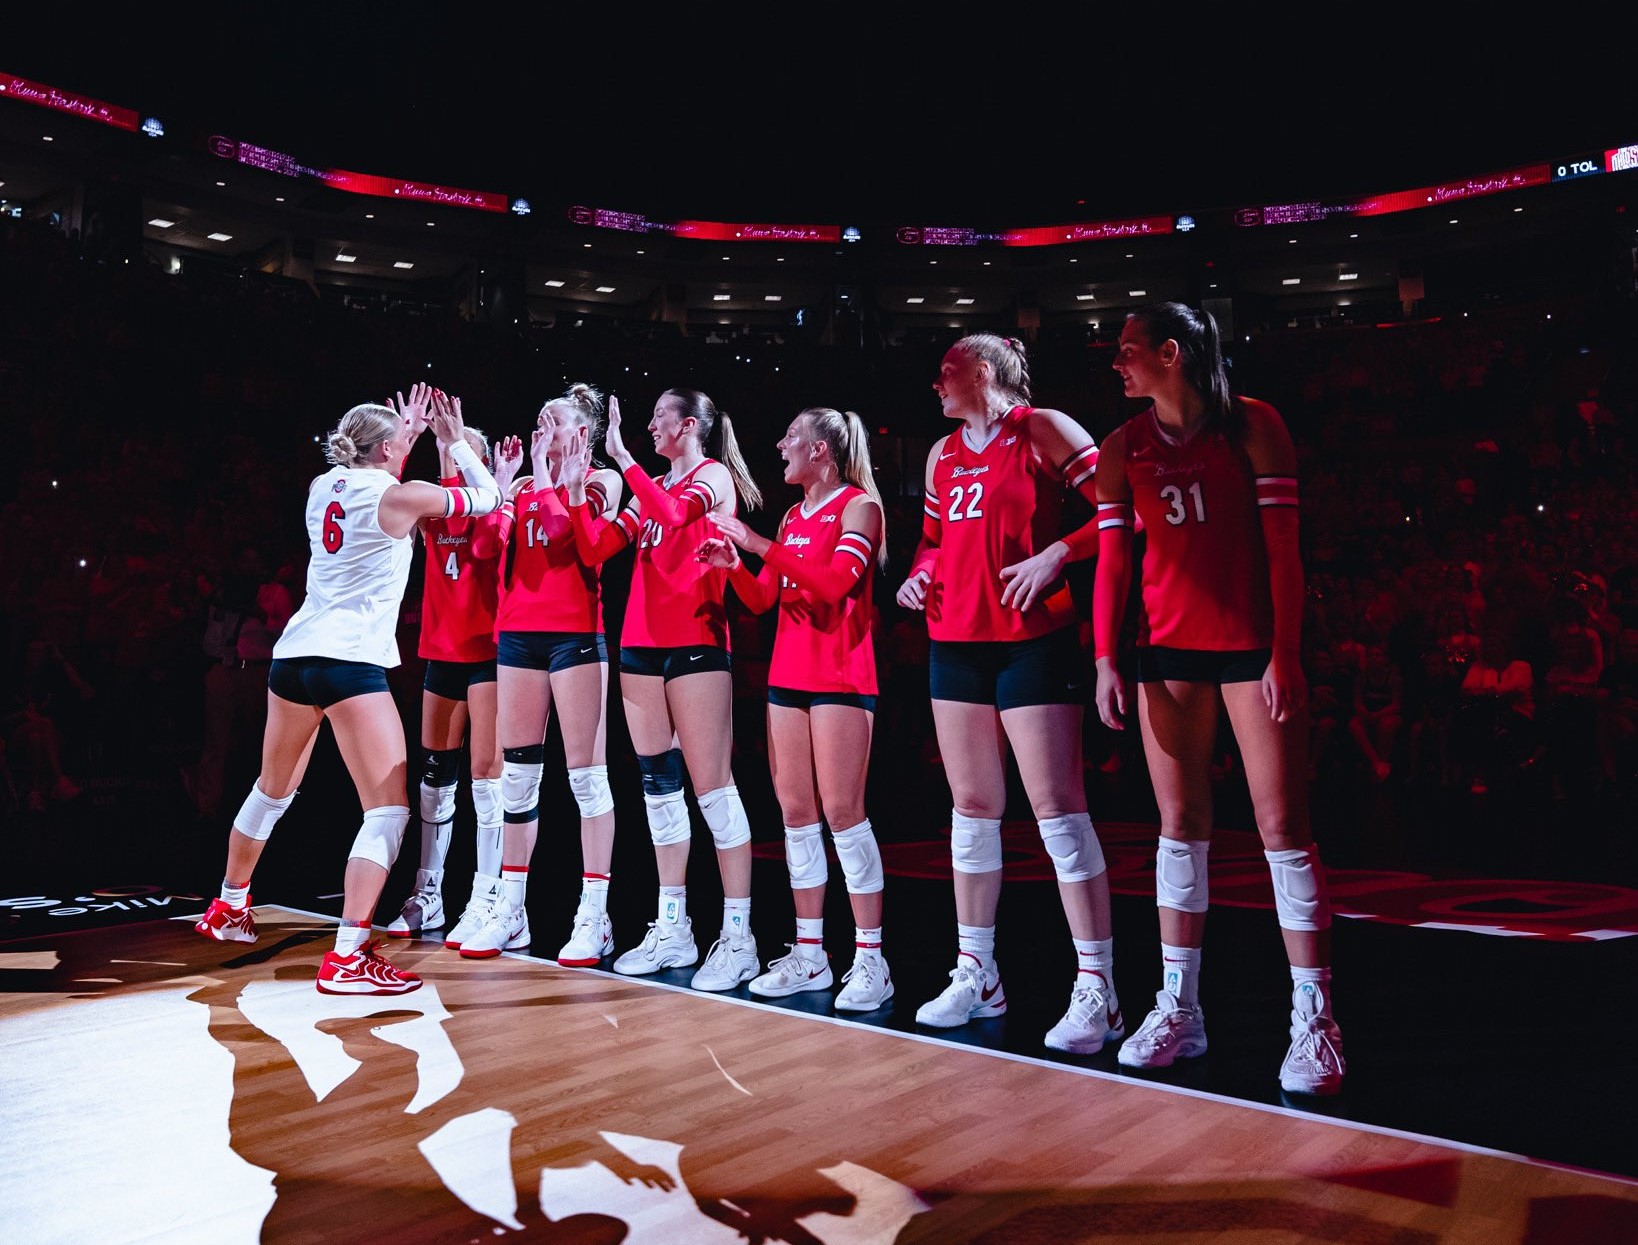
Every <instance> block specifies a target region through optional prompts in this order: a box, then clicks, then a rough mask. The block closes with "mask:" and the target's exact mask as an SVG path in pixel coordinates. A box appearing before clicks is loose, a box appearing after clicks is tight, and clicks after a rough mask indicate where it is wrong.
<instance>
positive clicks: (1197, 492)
mask: <svg viewBox="0 0 1638 1245" xmlns="http://www.w3.org/2000/svg"><path fill="white" fill-rule="evenodd" d="M1183 498H1184V492H1183V490H1182V489H1180V488H1179V487H1178V486H1177V485H1175V484H1168V485H1166V487H1165V488H1163V489H1161V490H1160V500H1161V501H1163V502H1165V503H1166V504H1167V505H1168V506H1169V507H1171V509H1169V510H1167V511H1166V522H1168V523H1170V524H1171V525H1172V526H1173V527H1177V526H1178V525H1179V524H1181V523H1183V522H1185V521H1187V519H1188V517H1189V510H1188V507H1187V506H1186V505H1185V504H1184V500H1183ZM1188 498H1189V500H1190V501H1192V502H1193V503H1194V521H1195V522H1196V523H1204V522H1205V521H1206V495H1205V493H1203V492H1202V491H1201V488H1200V481H1199V480H1196V481H1195V482H1194V483H1193V484H1191V485H1189V490H1188Z"/></svg>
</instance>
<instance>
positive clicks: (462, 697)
mask: <svg viewBox="0 0 1638 1245" xmlns="http://www.w3.org/2000/svg"><path fill="white" fill-rule="evenodd" d="M512 440H513V441H514V442H516V440H517V439H516V438H515V437H514V438H512ZM466 442H467V444H468V445H470V446H471V447H472V451H473V452H474V453H475V454H477V455H478V457H479V458H481V459H482V460H483V463H484V466H486V467H488V468H489V469H490V471H491V472H492V473H493V474H494V476H495V479H496V484H497V486H498V487H499V488H500V490H501V492H502V493H503V494H504V493H505V491H506V488H507V486H508V484H510V482H511V476H512V475H513V474H514V473H515V471H516V458H515V457H514V458H512V459H510V460H506V459H504V458H501V459H497V458H496V457H495V456H492V455H491V454H490V451H489V442H488V440H487V439H486V438H485V436H484V434H483V432H482V430H480V429H477V428H472V427H468V428H467V430H466ZM503 463H505V464H506V465H503ZM438 477H439V480H438V482H439V483H440V484H442V485H443V486H444V487H446V488H450V487H454V486H457V485H459V484H460V482H461V481H460V475H459V473H458V472H457V471H456V469H455V466H454V464H453V463H452V462H451V460H450V456H449V451H448V449H447V448H445V447H440V450H439V471H438ZM499 519H500V514H499V512H494V513H491V514H486V515H483V516H481V517H473V516H470V515H461V516H458V517H455V518H450V519H445V518H441V517H434V518H426V519H422V520H421V523H420V526H419V531H420V535H421V543H422V545H423V546H424V547H425V549H426V563H425V566H424V567H423V570H422V589H421V636H420V640H419V643H418V645H417V653H418V655H419V656H420V657H421V658H422V659H423V660H424V661H425V662H426V671H425V674H424V676H423V679H422V689H421V789H420V805H421V807H420V814H421V818H420V821H421V828H420V834H421V840H420V842H421V863H420V867H419V868H418V869H417V870H416V871H415V889H414V890H413V891H412V892H411V893H410V896H409V898H408V899H406V900H405V901H404V906H403V908H402V909H400V910H399V913H398V915H397V917H395V918H394V919H393V920H392V922H391V923H389V924H388V926H387V936H388V937H389V938H410V937H413V936H415V935H417V934H419V933H421V932H422V931H423V930H428V929H442V928H443V927H444V862H445V861H446V860H447V859H448V858H449V844H450V840H451V838H452V837H453V832H454V822H455V797H456V793H457V787H458V786H459V782H460V774H461V748H462V746H463V745H466V746H467V770H468V774H469V776H470V778H471V782H472V808H473V812H474V814H475V820H476V822H477V827H476V844H477V858H478V865H477V876H478V878H480V879H481V878H483V877H485V876H491V875H494V874H495V873H497V872H498V870H499V868H500V850H501V842H500V839H501V804H500V772H501V758H500V748H499V746H498V745H497V743H496V742H495V606H496V600H497V592H498V582H497V580H498V575H497V570H498V566H499V560H500V551H501V542H500V539H499V529H498V526H497V525H498V522H499ZM469 737H470V738H469ZM476 891H477V883H476V882H475V883H474V893H476Z"/></svg>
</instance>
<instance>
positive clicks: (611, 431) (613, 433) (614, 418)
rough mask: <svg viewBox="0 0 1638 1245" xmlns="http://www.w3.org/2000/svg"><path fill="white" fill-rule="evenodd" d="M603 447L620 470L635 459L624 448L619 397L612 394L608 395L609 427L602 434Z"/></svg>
mask: <svg viewBox="0 0 1638 1245" xmlns="http://www.w3.org/2000/svg"><path fill="white" fill-rule="evenodd" d="M603 448H604V449H606V450H607V451H608V452H609V457H610V458H611V459H613V460H614V462H615V463H616V464H617V465H618V466H619V468H620V470H622V471H624V470H625V469H626V468H627V467H629V466H631V465H632V463H634V462H636V461H637V460H636V459H635V458H633V457H632V456H631V451H630V450H628V449H626V441H625V438H624V437H623V436H621V435H620V399H619V398H616V397H615V396H614V395H612V394H610V395H609V427H608V431H607V432H606V433H604V434H603Z"/></svg>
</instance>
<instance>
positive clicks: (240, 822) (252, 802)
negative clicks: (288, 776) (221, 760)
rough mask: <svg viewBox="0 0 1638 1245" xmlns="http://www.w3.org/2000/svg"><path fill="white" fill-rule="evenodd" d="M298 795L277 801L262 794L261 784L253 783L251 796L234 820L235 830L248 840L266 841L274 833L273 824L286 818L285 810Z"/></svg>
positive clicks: (291, 794) (247, 797)
mask: <svg viewBox="0 0 1638 1245" xmlns="http://www.w3.org/2000/svg"><path fill="white" fill-rule="evenodd" d="M296 794H297V793H296V792H294V791H292V792H291V793H290V794H289V795H287V796H285V797H284V799H282V800H275V799H273V798H272V797H271V796H266V795H263V794H262V786H261V783H259V782H253V783H251V784H250V794H249V795H247V796H246V797H245V802H244V803H243V804H242V805H241V806H240V807H239V812H238V815H237V816H236V817H234V819H233V828H234V829H235V830H237V831H238V832H239V833H240V834H242V835H244V836H245V838H247V839H255V840H257V841H258V842H262V841H265V840H266V839H267V836H268V835H270V834H272V833H273V824H274V823H275V822H276V821H278V820H279V818H280V817H283V816H284V810H285V809H287V808H289V807H290V801H291V800H293V799H295V798H296Z"/></svg>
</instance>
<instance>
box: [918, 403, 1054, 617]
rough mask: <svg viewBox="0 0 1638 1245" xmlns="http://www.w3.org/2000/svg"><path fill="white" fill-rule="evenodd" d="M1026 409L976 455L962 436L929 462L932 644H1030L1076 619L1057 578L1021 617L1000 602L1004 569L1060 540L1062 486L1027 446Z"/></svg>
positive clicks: (1013, 414)
mask: <svg viewBox="0 0 1638 1245" xmlns="http://www.w3.org/2000/svg"><path fill="white" fill-rule="evenodd" d="M1029 413H1030V408H1029V407H1027V406H1016V407H1014V408H1013V409H1012V410H1010V411H1008V412H1007V414H1006V415H1005V416H1004V417H1003V418H1002V420H1001V426H1000V428H999V429H998V430H997V431H996V434H995V436H994V437H993V438H991V440H990V443H989V444H988V445H986V446H985V447H984V448H983V449H982V450H975V449H973V448H972V447H971V446H970V445H968V444H967V442H966V439H965V438H964V437H963V436H962V434H961V432H960V431H959V430H958V431H956V432H952V433H951V434H950V435H949V436H948V437H946V438H945V439H944V443H943V445H941V446H940V447H939V456H938V458H937V459H936V460H935V462H934V463H933V491H932V493H930V494H928V496H927V498H926V499H925V501H926V508H925V512H924V517H925V519H926V522H927V524H928V525H936V526H937V529H938V537H937V538H938V545H939V553H938V561H937V563H936V564H935V566H934V569H933V577H932V579H931V580H930V581H929V582H928V585H927V634H928V636H929V637H931V638H932V639H934V640H1033V639H1034V638H1036V637H1037V636H1042V635H1046V634H1047V633H1048V632H1051V631H1056V630H1057V629H1058V628H1059V627H1063V626H1067V625H1068V624H1070V623H1071V622H1073V621H1074V620H1075V604H1074V600H1073V598H1072V597H1071V596H1070V593H1069V585H1068V583H1067V582H1066V581H1065V580H1063V579H1059V580H1058V582H1057V583H1055V584H1053V585H1051V587H1050V588H1049V589H1048V590H1047V591H1045V592H1043V593H1042V594H1041V595H1040V597H1038V598H1037V600H1036V602H1035V604H1033V605H1032V606H1030V608H1029V609H1028V610H1026V611H1019V610H1016V609H1014V608H1012V607H1011V606H1010V605H1002V604H1001V589H1002V583H1001V568H1002V567H1005V566H1011V565H1012V564H1013V563H1015V562H1022V561H1023V560H1024V559H1025V558H1028V557H1033V556H1034V555H1035V554H1037V553H1039V552H1041V550H1043V549H1045V548H1046V547H1047V546H1048V545H1050V544H1051V543H1052V542H1053V541H1055V540H1057V539H1058V537H1059V535H1060V532H1059V531H1058V526H1059V522H1060V517H1061V515H1062V513H1063V502H1064V482H1063V478H1062V477H1061V476H1059V475H1058V474H1057V473H1056V472H1054V471H1053V470H1052V469H1051V468H1050V467H1048V466H1046V465H1044V464H1042V463H1040V462H1039V461H1037V459H1036V457H1035V454H1034V452H1033V450H1032V449H1031V448H1030V439H1029V425H1028V419H1029Z"/></svg>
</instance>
